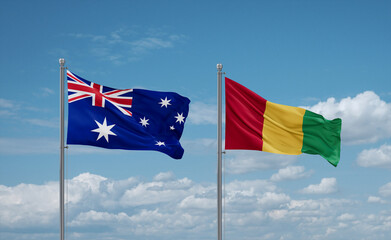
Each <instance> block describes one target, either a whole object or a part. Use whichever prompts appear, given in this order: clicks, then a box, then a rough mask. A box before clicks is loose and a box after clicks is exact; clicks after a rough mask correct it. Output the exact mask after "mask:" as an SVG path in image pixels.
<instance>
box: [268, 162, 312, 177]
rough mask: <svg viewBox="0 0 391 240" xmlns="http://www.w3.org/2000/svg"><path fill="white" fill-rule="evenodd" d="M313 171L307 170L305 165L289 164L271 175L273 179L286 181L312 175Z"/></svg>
mask: <svg viewBox="0 0 391 240" xmlns="http://www.w3.org/2000/svg"><path fill="white" fill-rule="evenodd" d="M311 174H312V171H308V172H305V168H304V167H303V166H288V167H286V168H283V169H280V170H278V173H275V174H273V175H272V176H271V177H270V180H272V181H285V180H295V179H300V178H305V177H309V176H311Z"/></svg>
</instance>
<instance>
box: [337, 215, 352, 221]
mask: <svg viewBox="0 0 391 240" xmlns="http://www.w3.org/2000/svg"><path fill="white" fill-rule="evenodd" d="M355 218H356V217H355V216H354V215H353V214H350V213H344V214H341V215H340V216H339V217H338V218H337V219H338V220H340V221H351V220H354V219H355Z"/></svg>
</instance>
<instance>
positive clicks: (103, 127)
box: [91, 118, 117, 142]
mask: <svg viewBox="0 0 391 240" xmlns="http://www.w3.org/2000/svg"><path fill="white" fill-rule="evenodd" d="M95 122H96V124H98V128H97V129H94V130H91V132H97V133H99V136H98V138H97V139H96V141H98V140H99V139H100V138H101V137H102V136H104V137H105V138H106V141H107V142H109V135H114V136H117V135H116V134H115V133H113V132H112V131H111V129H112V128H113V127H114V126H115V124H113V125H110V126H107V122H106V118H105V120H103V124H100V123H99V122H98V121H96V120H95Z"/></svg>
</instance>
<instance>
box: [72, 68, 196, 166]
mask: <svg viewBox="0 0 391 240" xmlns="http://www.w3.org/2000/svg"><path fill="white" fill-rule="evenodd" d="M67 79H68V135H67V144H80V145H91V146H96V147H102V148H109V149H127V150H154V151H159V152H163V153H165V154H167V155H169V156H170V157H172V158H175V159H180V158H182V156H183V153H184V150H183V148H182V146H181V144H180V142H179V140H180V138H181V136H182V133H183V129H184V124H185V121H186V118H187V115H188V112H189V103H190V100H189V99H188V98H186V97H183V96H181V95H179V94H177V93H174V92H158V91H150V90H143V89H123V90H121V89H114V88H110V87H106V86H103V85H99V84H96V83H93V82H90V81H87V80H85V79H83V78H81V77H79V76H77V75H76V74H74V73H72V72H70V71H67Z"/></svg>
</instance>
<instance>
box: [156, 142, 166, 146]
mask: <svg viewBox="0 0 391 240" xmlns="http://www.w3.org/2000/svg"><path fill="white" fill-rule="evenodd" d="M155 145H158V146H166V144H164V142H160V141H156V144H155Z"/></svg>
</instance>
